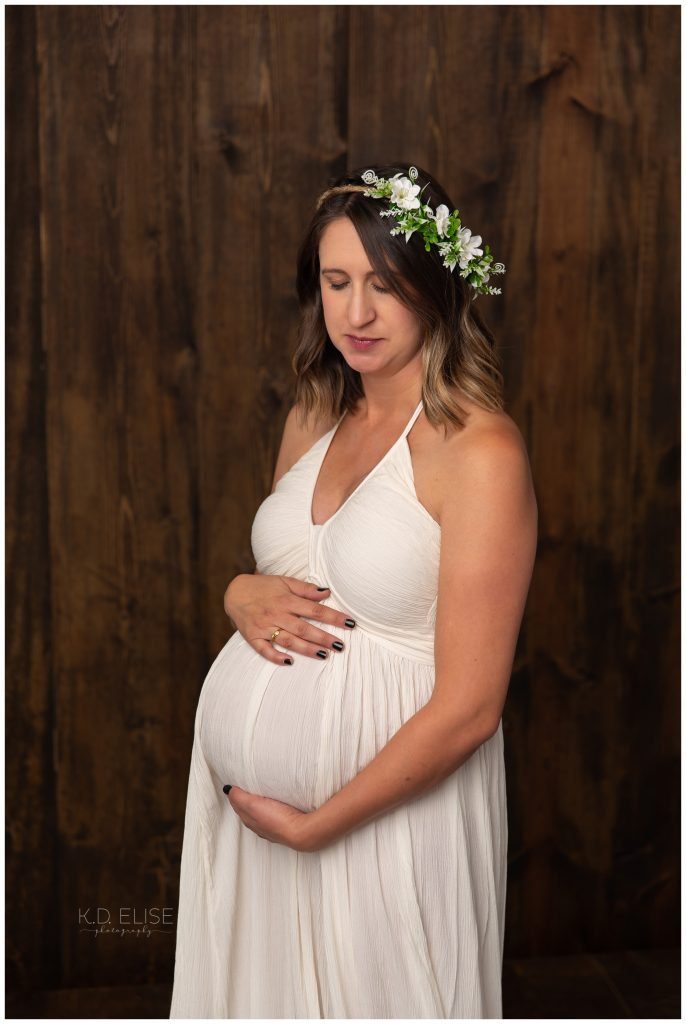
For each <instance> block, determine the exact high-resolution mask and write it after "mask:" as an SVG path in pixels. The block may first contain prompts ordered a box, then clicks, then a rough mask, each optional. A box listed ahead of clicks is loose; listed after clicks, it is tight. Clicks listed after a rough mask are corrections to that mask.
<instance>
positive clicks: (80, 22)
mask: <svg viewBox="0 0 686 1024" xmlns="http://www.w3.org/2000/svg"><path fill="white" fill-rule="evenodd" d="M6 23H7V36H6V43H7V56H8V60H7V81H8V105H7V112H8V117H7V134H8V146H7V156H8V163H7V167H8V175H7V188H8V193H7V195H8V204H7V210H8V213H7V226H8V233H7V238H8V254H9V258H8V305H7V339H8V345H7V435H8V444H7V484H8V486H7V541H6V544H7V571H8V581H7V599H8V601H7V604H8V616H7V625H8V648H7V705H6V707H7V724H8V758H7V812H8V836H9V841H8V864H7V878H8V901H7V912H8V935H7V946H8V965H9V966H8V985H9V987H10V988H24V989H30V988H40V989H44V990H45V989H60V988H64V989H67V988H70V989H73V988H76V989H78V988H80V987H82V986H98V985H104V986H106V985H116V984H127V985H141V984H145V983H146V982H159V983H163V982H165V981H169V980H171V973H172V967H173V937H174V936H173V932H172V933H169V934H166V935H164V934H159V935H156V936H155V937H154V938H153V939H151V940H149V941H144V942H143V943H141V942H140V941H138V942H136V941H133V940H131V941H128V940H120V941H115V940H114V939H113V938H112V937H110V941H100V940H97V941H96V940H94V938H93V936H92V935H91V934H88V933H82V932H80V931H79V924H78V909H79V907H81V908H84V907H87V906H91V907H93V906H98V905H100V906H103V907H107V908H110V909H113V910H118V908H120V907H133V906H137V907H140V908H145V907H154V906H172V907H176V904H177V895H178V866H179V855H180V848H181V837H182V830H183V813H184V806H185V797H186V785H187V777H188V767H189V756H190V748H191V742H192V734H193V721H194V713H195V707H196V703H197V697H198V693H199V690H200V687H201V685H202V681H203V678H204V676H205V673H206V671H207V668H208V667H209V665H210V663H211V661H212V660H213V658H214V657H215V655H216V653H217V651H218V650H219V649H220V647H221V646H222V644H223V643H224V642H225V641H226V639H227V638H228V636H229V635H230V631H231V626H230V623H229V622H228V620H227V618H226V616H225V614H224V611H223V607H222V599H223V593H224V590H225V588H226V586H227V584H228V582H229V581H230V579H231V578H232V577H233V576H234V575H235V574H236V573H237V572H241V571H251V569H252V567H253V564H254V563H253V561H252V554H251V550H250V526H251V522H252V518H253V515H254V513H255V510H256V508H257V506H258V504H259V502H260V501H261V500H262V498H263V497H264V496H265V495H266V494H267V493H268V491H269V488H270V485H271V479H272V474H273V467H274V460H275V455H276V451H277V447H278V444H279V440H280V435H281V430H282V426H283V422H284V420H285V417H286V414H287V411H288V408H289V406H290V403H291V400H292V394H293V383H294V381H293V374H292V370H291V365H290V359H291V353H292V347H293V342H294V332H295V327H296V322H297V304H296V296H295V288H294V282H295V255H296V249H297V245H298V242H299V239H300V235H301V232H302V229H303V227H304V225H305V223H306V221H307V220H308V218H309V215H310V212H311V209H312V207H313V203H314V200H315V197H316V195H317V194H318V192H319V191H320V190H321V189H322V188H324V187H325V186H326V184H327V183H328V180H329V178H330V177H331V176H333V175H336V174H339V173H343V172H344V171H345V170H346V169H347V168H349V167H354V166H357V165H359V164H365V163H368V164H371V163H373V162H375V161H377V160H379V161H381V160H383V161H388V160H401V161H405V162H407V164H408V165H409V164H410V163H412V162H415V163H418V164H421V165H423V166H426V167H427V168H428V169H430V170H432V171H433V172H434V173H435V174H436V176H437V177H438V178H439V179H440V180H441V182H442V183H443V184H444V185H445V187H446V188H447V190H448V192H449V193H450V194H451V196H452V197H453V199H454V202H455V204H456V206H457V207H458V208H459V209H460V212H461V215H462V218H463V222H464V223H465V224H467V225H468V226H469V227H470V228H472V230H473V231H475V232H476V233H479V234H482V235H483V237H484V240H485V241H487V242H488V243H489V244H490V245H491V248H492V250H493V252H494V254H495V256H496V258H498V259H501V260H502V261H503V262H504V263H505V264H506V267H507V273H506V275H505V277H504V278H503V279H502V282H501V286H502V288H503V294H502V295H500V296H495V297H488V296H482V297H480V298H479V303H480V308H481V310H482V312H483V315H484V316H485V317H486V318H487V320H488V322H489V324H490V325H491V327H492V328H493V330H494V332H495V334H496V336H497V337H498V339H499V350H500V353H501V358H502V361H503V365H504V371H505V377H506V382H507V395H506V398H507V410H508V412H509V413H510V415H511V416H512V417H513V418H514V420H515V421H516V422H517V423H518V424H519V426H520V428H521V430H522V433H523V434H524V437H525V440H526V442H527V446H528V450H529V454H530V458H531V464H532V469H533V474H534V481H535V485H536V493H537V497H538V503H539V552H538V559H537V564H536V569H535V572H534V578H533V581H532V586H531V590H530V595H529V601H528V605H527V611H526V615H525V620H524V625H523V628H522V632H521V635H520V640H519V644H518V648H517V655H516V660H515V666H514V672H513V677H512V682H511V686H510V693H509V698H508V703H507V706H506V709H505V715H504V728H505V746H506V758H507V772H508V805H509V822H510V836H509V867H508V905H507V925H506V938H505V942H506V950H505V951H506V955H507V956H510V957H512V956H517V957H523V956H533V955H542V954H545V955H560V954H564V953H574V952H579V953H584V952H594V951H602V950H611V949H617V950H619V949H641V948H650V947H654V948H658V949H659V948H663V947H665V946H670V945H673V946H676V945H678V938H677V935H678V929H679V917H678V905H679V899H678V893H679V875H678V866H679V858H678V848H679V846H678V836H679V825H678V822H679V816H678V807H679V703H678V701H679V687H678V678H679V674H678V655H679V626H678V623H679V576H678V565H679V557H678V553H679V546H678V545H679V532H678V499H679V491H678V485H679V419H678V416H679V392H678V372H677V371H678V366H679V350H678V341H679V333H678V326H677V325H678V309H679V292H678V282H679V273H678V271H679V237H680V207H679V188H678V185H679V172H680V165H679V115H680V109H679V90H678V85H679V60H680V50H679V31H678V29H679V18H678V9H676V8H673V7H621V6H620V7H608V6H604V7H603V6H601V7H580V8H573V7H553V6H549V7H464V6H463V7H460V6H452V7H450V6H448V7H431V6H429V7H416V6H415V7H395V8H388V7H381V6H373V5H372V6H369V7H344V6H334V7H323V6H320V7H317V6H315V7H304V6H302V7H300V6H296V7H268V6H262V7H240V6H239V7H231V8H222V7H207V6H200V7H188V6H185V7H183V6H182V7H177V8H173V7H150V6H147V7H146V6H142V7H106V8H105V7H80V8H79V7H67V8H55V7H37V8H31V7H27V8H21V7H14V8H8V12H7V19H6ZM37 907H38V908H40V909H39V914H40V917H41V923H42V926H41V928H36V918H35V915H36V908H37ZM105 938H106V937H105V936H103V937H102V939H103V940H105ZM58 949H59V953H58V952H57V950H58Z"/></svg>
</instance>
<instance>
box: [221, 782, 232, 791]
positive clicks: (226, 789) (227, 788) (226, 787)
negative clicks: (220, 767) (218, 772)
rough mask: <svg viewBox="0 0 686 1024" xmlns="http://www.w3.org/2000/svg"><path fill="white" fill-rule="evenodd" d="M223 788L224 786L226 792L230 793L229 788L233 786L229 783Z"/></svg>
mask: <svg viewBox="0 0 686 1024" xmlns="http://www.w3.org/2000/svg"><path fill="white" fill-rule="evenodd" d="M222 788H223V790H224V792H225V793H228V792H229V790H230V789H231V786H229V784H228V783H227V784H226V786H223V787H222Z"/></svg>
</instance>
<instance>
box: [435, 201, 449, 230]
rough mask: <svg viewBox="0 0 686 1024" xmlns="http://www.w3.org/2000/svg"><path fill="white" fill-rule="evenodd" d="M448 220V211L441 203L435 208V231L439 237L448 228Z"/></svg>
mask: <svg viewBox="0 0 686 1024" xmlns="http://www.w3.org/2000/svg"><path fill="white" fill-rule="evenodd" d="M449 220H450V210H449V209H448V207H447V206H446V205H445V203H441V205H440V206H437V207H436V231H438V233H439V235H441V236H443V235H444V234H445V233H446V230H447V228H448V221H449Z"/></svg>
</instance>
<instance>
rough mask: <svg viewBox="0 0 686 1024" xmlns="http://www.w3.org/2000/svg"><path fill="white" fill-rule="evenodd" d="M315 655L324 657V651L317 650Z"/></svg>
mask: <svg viewBox="0 0 686 1024" xmlns="http://www.w3.org/2000/svg"><path fill="white" fill-rule="evenodd" d="M317 657H318V658H325V657H326V651H317Z"/></svg>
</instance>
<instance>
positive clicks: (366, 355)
mask: <svg viewBox="0 0 686 1024" xmlns="http://www.w3.org/2000/svg"><path fill="white" fill-rule="evenodd" d="M389 230H390V229H389ZM319 267H320V271H319V286H320V289H321V293H322V306H323V310H324V321H325V323H326V329H327V331H328V333H329V337H330V338H331V341H332V342H333V344H334V345H335V347H336V348H337V349H338V351H339V352H340V353H341V355H342V356H343V358H344V359H345V360H346V362H347V363H348V364H349V365H350V367H351V368H352V369H354V370H358V371H359V372H360V373H374V372H378V371H383V370H387V369H389V370H392V371H393V372H395V371H396V370H397V369H399V368H400V367H402V366H404V365H405V364H406V363H408V362H409V361H410V360H411V359H413V358H414V357H415V356H416V355H417V352H418V351H419V348H420V345H421V338H422V325H421V321H420V320H419V318H418V317H417V316H415V314H414V313H412V312H411V311H410V310H409V309H408V308H407V307H406V306H404V305H402V303H401V302H400V301H399V300H398V299H397V298H396V297H395V296H394V295H393V294H391V293H390V292H388V291H386V290H385V289H384V288H383V284H382V282H381V281H380V279H379V278H378V277H377V276H376V274H375V273H374V272H373V271H372V268H371V266H370V264H369V259H368V257H367V254H366V252H365V251H364V247H363V245H362V242H361V241H360V237H359V235H358V234H357V231H356V230H355V227H354V226H353V223H352V221H351V220H349V218H348V217H338V218H337V219H336V220H334V221H331V223H330V224H328V225H327V226H326V228H325V229H324V233H323V234H322V237H321V240H320V243H319ZM355 337H357V338H363V339H372V338H373V339H378V340H375V341H373V342H371V343H367V344H365V343H364V342H361V343H359V344H356V342H355Z"/></svg>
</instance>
